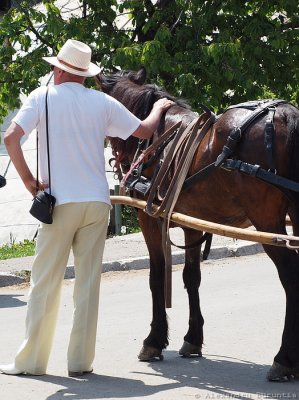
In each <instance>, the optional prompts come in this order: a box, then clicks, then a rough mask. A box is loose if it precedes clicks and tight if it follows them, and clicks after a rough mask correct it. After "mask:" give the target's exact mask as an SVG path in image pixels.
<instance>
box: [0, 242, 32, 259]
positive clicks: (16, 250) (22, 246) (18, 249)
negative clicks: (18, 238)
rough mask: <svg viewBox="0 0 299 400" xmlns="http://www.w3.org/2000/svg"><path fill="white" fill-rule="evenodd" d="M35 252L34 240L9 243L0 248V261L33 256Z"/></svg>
mask: <svg viewBox="0 0 299 400" xmlns="http://www.w3.org/2000/svg"><path fill="white" fill-rule="evenodd" d="M34 251H35V241H34V240H26V239H25V240H24V242H22V243H10V244H5V245H4V246H2V247H0V260H7V259H9V258H19V257H27V256H33V255H34Z"/></svg>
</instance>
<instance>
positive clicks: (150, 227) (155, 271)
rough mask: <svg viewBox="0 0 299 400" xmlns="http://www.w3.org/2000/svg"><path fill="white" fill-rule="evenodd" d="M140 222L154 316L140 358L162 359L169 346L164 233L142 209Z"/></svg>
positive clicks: (155, 221) (144, 359)
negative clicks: (145, 246) (148, 267)
mask: <svg viewBox="0 0 299 400" xmlns="http://www.w3.org/2000/svg"><path fill="white" fill-rule="evenodd" d="M138 216H139V223H140V227H141V229H142V233H143V236H144V239H145V241H146V244H147V248H148V251H149V256H150V277H149V283H150V289H151V292H152V302H153V316H152V322H151V330H150V333H149V335H148V336H147V338H146V339H145V340H144V341H143V347H142V349H141V351H140V353H139V356H138V358H139V360H141V361H149V360H151V359H154V358H157V357H159V358H160V359H162V356H161V354H162V350H163V349H165V348H166V347H167V346H168V323H167V316H166V310H165V293H164V278H165V260H164V254H163V249H162V235H161V231H160V229H159V226H158V221H157V219H155V218H151V217H149V216H148V215H147V214H145V213H144V212H142V211H140V212H139V214H138Z"/></svg>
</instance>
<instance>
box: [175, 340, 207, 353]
mask: <svg viewBox="0 0 299 400" xmlns="http://www.w3.org/2000/svg"><path fill="white" fill-rule="evenodd" d="M179 355H180V356H183V357H191V356H197V357H202V352H201V346H195V345H194V344H191V343H188V342H186V341H185V342H184V344H183V346H182V347H181V349H180V351H179Z"/></svg>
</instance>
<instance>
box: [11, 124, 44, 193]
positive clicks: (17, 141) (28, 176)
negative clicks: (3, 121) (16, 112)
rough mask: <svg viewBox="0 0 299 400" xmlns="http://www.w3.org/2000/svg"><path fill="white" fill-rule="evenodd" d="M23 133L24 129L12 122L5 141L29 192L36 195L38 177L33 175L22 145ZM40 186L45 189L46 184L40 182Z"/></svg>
mask: <svg viewBox="0 0 299 400" xmlns="http://www.w3.org/2000/svg"><path fill="white" fill-rule="evenodd" d="M23 135H24V131H23V129H22V128H21V127H20V126H19V125H18V124H16V123H15V122H12V123H11V125H10V126H9V128H8V129H7V131H6V132H5V135H4V143H5V146H6V148H7V152H8V154H9V156H10V159H11V161H12V162H13V164H14V166H15V168H16V170H17V172H18V174H19V175H20V178H21V179H22V181H23V183H24V185H25V186H26V188H27V190H29V192H30V193H31V194H32V195H33V196H34V195H35V194H36V179H35V178H34V177H33V175H32V173H31V171H30V169H29V167H28V165H27V162H26V160H25V158H24V154H23V150H22V147H21V138H22V136H23ZM39 187H40V188H41V189H43V188H44V187H45V185H43V184H39Z"/></svg>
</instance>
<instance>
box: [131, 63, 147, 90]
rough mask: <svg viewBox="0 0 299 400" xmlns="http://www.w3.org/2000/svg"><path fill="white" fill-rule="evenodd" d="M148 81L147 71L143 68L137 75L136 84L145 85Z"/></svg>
mask: <svg viewBox="0 0 299 400" xmlns="http://www.w3.org/2000/svg"><path fill="white" fill-rule="evenodd" d="M145 80H146V69H145V68H144V67H142V68H141V69H140V70H139V71H138V72H137V73H136V75H135V77H134V82H135V83H137V85H140V86H141V85H143V84H144V83H145Z"/></svg>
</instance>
